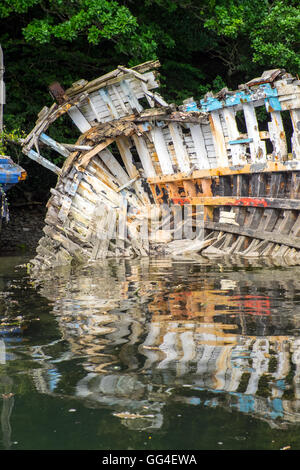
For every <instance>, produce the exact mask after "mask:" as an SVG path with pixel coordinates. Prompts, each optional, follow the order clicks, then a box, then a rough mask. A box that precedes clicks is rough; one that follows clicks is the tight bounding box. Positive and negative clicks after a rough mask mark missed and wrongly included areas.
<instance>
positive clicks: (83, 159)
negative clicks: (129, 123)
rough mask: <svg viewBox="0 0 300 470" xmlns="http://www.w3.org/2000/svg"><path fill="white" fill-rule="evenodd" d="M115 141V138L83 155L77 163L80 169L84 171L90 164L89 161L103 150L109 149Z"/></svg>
mask: <svg viewBox="0 0 300 470" xmlns="http://www.w3.org/2000/svg"><path fill="white" fill-rule="evenodd" d="M113 141H114V139H113V138H110V139H106V140H105V141H104V142H101V143H100V144H98V145H96V146H95V147H94V148H93V149H92V150H89V151H88V152H86V153H83V154H82V155H81V157H80V158H79V159H78V161H77V167H78V169H80V168H83V169H84V168H85V167H86V165H87V164H88V163H89V161H90V160H91V159H92V158H93V157H94V156H95V155H97V154H98V153H100V152H101V150H104V149H105V148H106V147H108V146H109V145H110V144H111V143H112V142H113Z"/></svg>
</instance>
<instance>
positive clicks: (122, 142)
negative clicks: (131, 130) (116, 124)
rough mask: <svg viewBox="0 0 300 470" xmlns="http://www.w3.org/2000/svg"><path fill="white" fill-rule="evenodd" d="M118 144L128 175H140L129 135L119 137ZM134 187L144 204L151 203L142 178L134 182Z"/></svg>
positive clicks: (132, 176)
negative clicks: (131, 149)
mask: <svg viewBox="0 0 300 470" xmlns="http://www.w3.org/2000/svg"><path fill="white" fill-rule="evenodd" d="M116 144H117V147H118V149H119V152H120V155H121V157H122V160H123V163H124V166H125V168H126V171H127V173H128V175H129V176H130V178H132V179H133V178H136V177H139V176H140V174H139V172H138V170H137V168H136V166H135V164H134V159H133V155H132V153H131V151H130V141H129V139H128V138H127V137H119V138H118V139H116ZM134 189H135V192H136V194H137V196H138V197H139V198H140V200H141V201H142V202H143V203H144V204H149V203H150V200H149V196H148V194H147V193H146V191H145V190H144V188H143V186H142V183H141V181H140V180H136V181H135V182H134Z"/></svg>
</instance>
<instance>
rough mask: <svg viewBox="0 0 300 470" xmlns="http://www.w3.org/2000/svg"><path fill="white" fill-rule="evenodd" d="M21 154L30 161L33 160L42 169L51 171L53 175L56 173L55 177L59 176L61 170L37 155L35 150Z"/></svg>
mask: <svg viewBox="0 0 300 470" xmlns="http://www.w3.org/2000/svg"><path fill="white" fill-rule="evenodd" d="M23 152H24V153H25V154H26V155H27V157H29V158H31V160H34V161H35V162H37V163H39V164H40V165H42V166H43V167H44V168H47V169H48V170H51V171H53V173H56V174H57V175H60V174H61V168H59V167H58V166H56V165H54V163H52V162H50V161H49V160H47V158H45V157H43V156H42V155H40V154H38V153H37V152H36V151H35V150H32V149H31V150H29V151H25V150H23Z"/></svg>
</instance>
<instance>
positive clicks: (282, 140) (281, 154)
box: [268, 111, 288, 160]
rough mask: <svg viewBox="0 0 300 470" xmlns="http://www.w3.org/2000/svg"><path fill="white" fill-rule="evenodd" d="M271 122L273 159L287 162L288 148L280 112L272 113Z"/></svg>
mask: <svg viewBox="0 0 300 470" xmlns="http://www.w3.org/2000/svg"><path fill="white" fill-rule="evenodd" d="M270 116H271V122H268V128H269V134H270V140H271V143H272V146H273V158H276V159H279V160H286V159H287V156H288V148H287V143H286V137H285V130H284V127H283V122H282V117H281V114H280V111H273V112H271V113H270Z"/></svg>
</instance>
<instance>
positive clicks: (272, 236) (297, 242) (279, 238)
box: [204, 220, 300, 249]
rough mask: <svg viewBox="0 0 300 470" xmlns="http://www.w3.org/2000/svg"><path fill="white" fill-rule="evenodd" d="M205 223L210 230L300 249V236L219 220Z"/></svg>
mask: <svg viewBox="0 0 300 470" xmlns="http://www.w3.org/2000/svg"><path fill="white" fill-rule="evenodd" d="M204 225H205V228H208V229H210V230H217V231H220V232H229V233H236V234H238V235H243V236H246V237H251V238H258V239H261V240H268V241H270V242H274V243H280V244H282V245H287V246H292V247H294V248H298V249H300V238H296V237H292V236H289V237H287V236H286V235H280V234H277V233H273V232H265V231H263V232H260V231H258V230H256V229H248V228H244V227H237V226H236V225H231V224H220V223H218V222H213V221H209V220H207V221H205V224H204Z"/></svg>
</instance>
